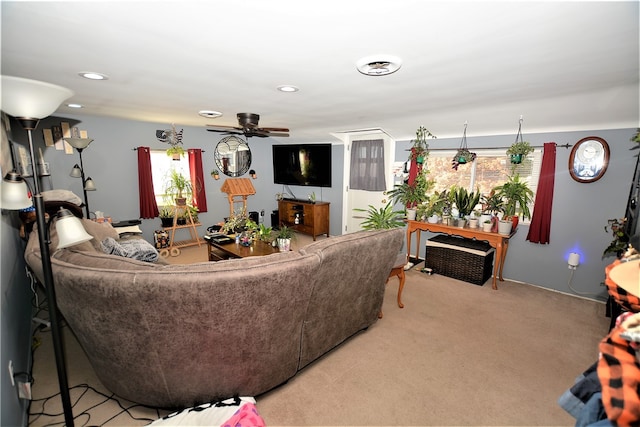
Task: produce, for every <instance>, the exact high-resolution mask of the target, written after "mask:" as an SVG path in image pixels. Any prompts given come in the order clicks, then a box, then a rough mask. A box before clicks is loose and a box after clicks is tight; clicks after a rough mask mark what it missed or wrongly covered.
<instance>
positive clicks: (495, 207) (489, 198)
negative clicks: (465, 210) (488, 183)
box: [480, 191, 504, 215]
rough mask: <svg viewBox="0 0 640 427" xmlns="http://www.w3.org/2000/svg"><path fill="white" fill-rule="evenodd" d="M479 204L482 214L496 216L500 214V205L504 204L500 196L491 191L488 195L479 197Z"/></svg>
mask: <svg viewBox="0 0 640 427" xmlns="http://www.w3.org/2000/svg"><path fill="white" fill-rule="evenodd" d="M480 204H481V205H482V213H484V214H491V215H497V214H498V213H500V212H502V205H503V204H504V201H503V200H502V197H501V196H500V195H498V194H496V192H495V191H491V193H489V195H485V194H483V195H482V196H481V197H480Z"/></svg>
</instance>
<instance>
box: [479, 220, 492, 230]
mask: <svg viewBox="0 0 640 427" xmlns="http://www.w3.org/2000/svg"><path fill="white" fill-rule="evenodd" d="M492 227H493V223H492V222H491V220H490V219H487V220H485V221H484V222H483V223H482V231H484V232H485V233H490V232H491V228H492Z"/></svg>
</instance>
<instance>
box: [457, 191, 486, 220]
mask: <svg viewBox="0 0 640 427" xmlns="http://www.w3.org/2000/svg"><path fill="white" fill-rule="evenodd" d="M454 200H455V205H456V208H457V209H458V218H466V217H467V216H469V215H470V214H471V212H473V210H474V209H475V208H476V205H477V204H478V202H480V189H477V191H472V192H468V191H467V189H466V188H464V187H457V188H456V189H455V193H454Z"/></svg>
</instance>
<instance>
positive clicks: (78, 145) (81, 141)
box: [63, 138, 93, 150]
mask: <svg viewBox="0 0 640 427" xmlns="http://www.w3.org/2000/svg"><path fill="white" fill-rule="evenodd" d="M63 139H64V140H65V141H67V142H68V143H69V145H71V146H72V147H73V148H75V149H77V150H84V149H85V148H87V147H88V146H89V144H91V142H92V141H93V139H91V138H63Z"/></svg>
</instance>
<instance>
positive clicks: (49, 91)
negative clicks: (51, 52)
mask: <svg viewBox="0 0 640 427" xmlns="http://www.w3.org/2000/svg"><path fill="white" fill-rule="evenodd" d="M72 95H73V92H72V91H70V90H69V89H66V88H63V87H61V86H56V85H52V84H50V83H45V82H40V81H36V80H29V79H23V78H19V77H10V76H2V110H3V111H4V112H5V113H7V114H8V115H10V116H13V117H15V118H16V120H17V121H18V122H19V123H20V125H21V126H22V127H23V129H25V130H26V131H27V134H28V137H29V154H30V156H31V165H32V168H33V171H34V180H33V182H34V193H33V204H34V205H35V208H36V224H37V226H38V239H39V243H40V255H41V257H42V271H43V273H42V274H43V278H44V287H45V292H46V295H47V299H48V301H49V320H50V322H51V334H52V339H53V350H54V355H55V359H56V368H57V371H58V383H59V386H60V398H61V399H62V408H63V411H64V419H65V423H66V425H67V426H68V427H72V426H73V425H74V422H73V412H72V407H71V398H70V396H69V385H68V383H67V371H66V362H65V355H64V349H63V347H62V336H61V331H60V324H59V323H58V304H57V302H56V295H55V289H54V283H53V272H52V269H51V258H50V256H51V254H50V251H49V244H48V242H47V237H46V234H47V233H46V231H47V228H46V227H47V224H46V222H45V210H44V200H43V197H42V194H41V193H40V184H39V183H38V178H37V176H36V174H35V170H36V169H35V165H36V156H35V153H34V150H33V138H32V135H31V133H32V131H33V130H34V129H35V128H36V127H37V126H38V122H39V121H40V119H43V118H45V117H48V116H50V115H51V114H53V112H54V111H56V110H57V109H58V107H59V106H60V104H61V103H62V102H63V101H64V100H65V99H68V98H70V97H71V96H72ZM14 178H15V177H14ZM4 184H5V183H4V182H3V199H4V193H5V191H4V189H5V185H4Z"/></svg>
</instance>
